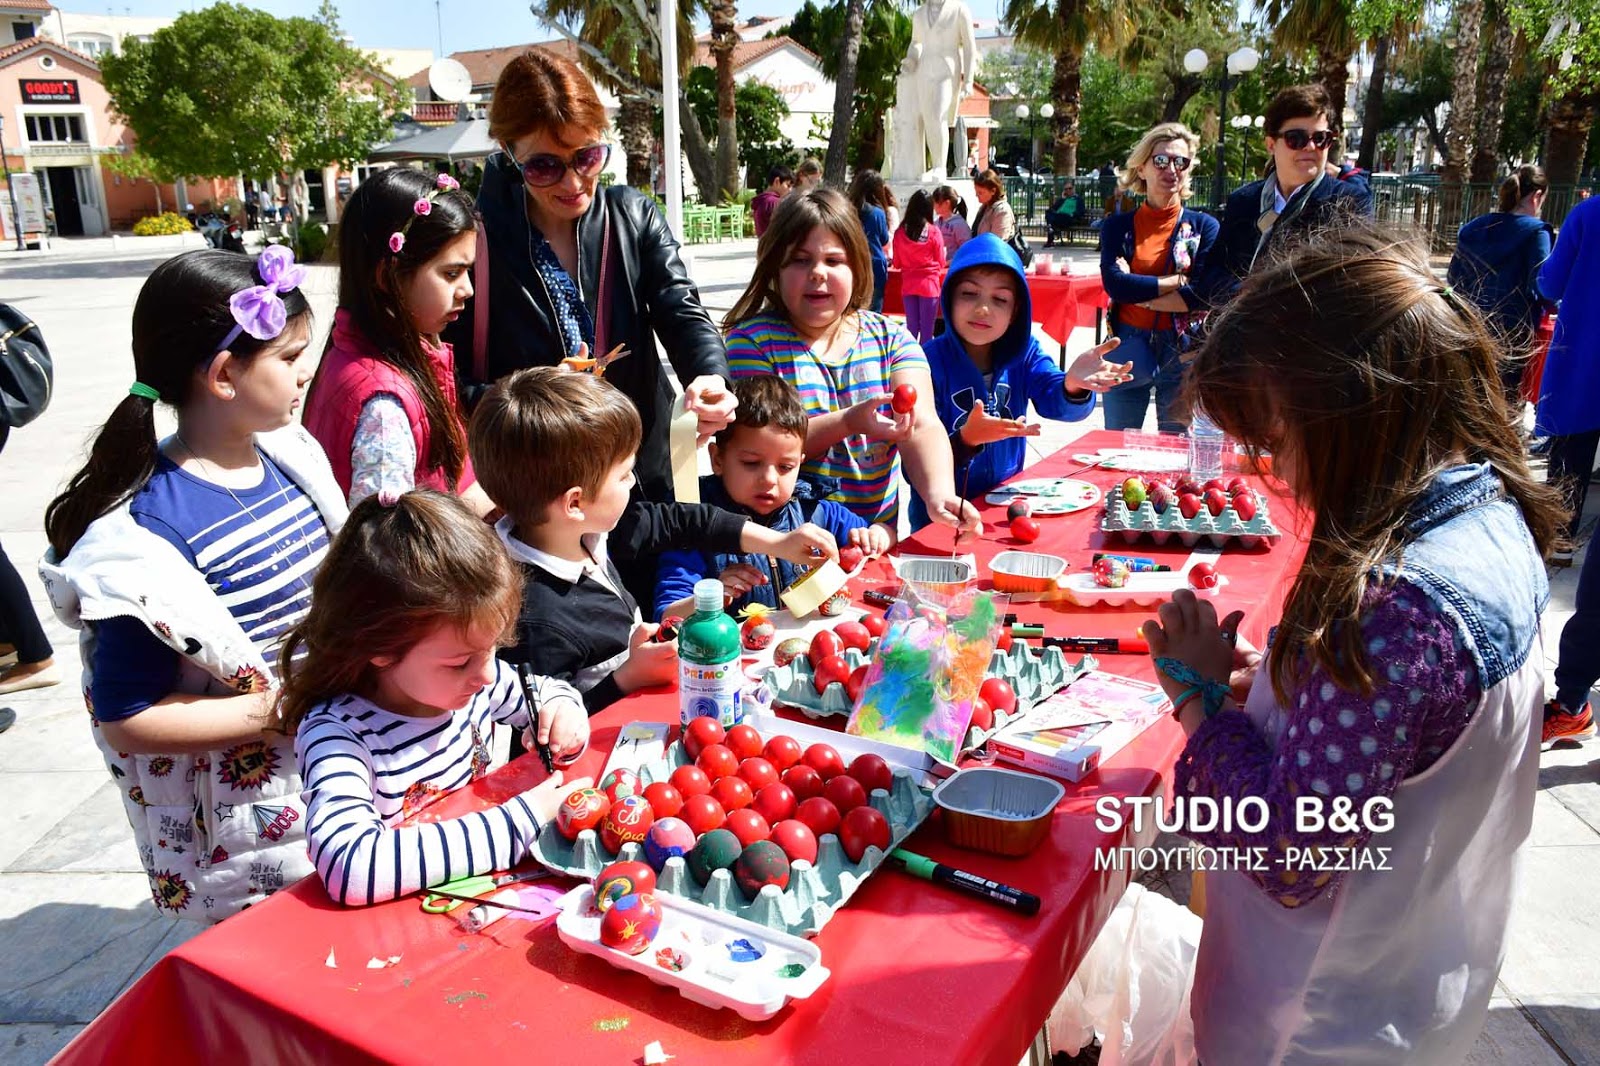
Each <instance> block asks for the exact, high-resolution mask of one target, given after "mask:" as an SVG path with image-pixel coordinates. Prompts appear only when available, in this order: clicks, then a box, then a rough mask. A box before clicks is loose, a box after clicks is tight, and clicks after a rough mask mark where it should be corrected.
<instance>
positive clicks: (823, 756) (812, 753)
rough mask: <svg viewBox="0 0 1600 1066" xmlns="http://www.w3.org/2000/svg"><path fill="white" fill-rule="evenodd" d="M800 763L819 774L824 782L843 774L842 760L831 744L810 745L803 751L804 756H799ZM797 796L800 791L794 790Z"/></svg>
mask: <svg viewBox="0 0 1600 1066" xmlns="http://www.w3.org/2000/svg"><path fill="white" fill-rule="evenodd" d="M800 761H801V762H803V763H805V764H806V765H807V766H809V767H811V768H812V769H813V770H815V771H816V772H817V773H819V774H821V775H822V779H823V780H824V781H826V780H827V779H828V778H830V777H838V776H839V775H840V774H842V773H844V760H843V759H841V758H839V753H838V751H836V750H835V749H834V748H833V746H832V745H831V744H813V745H811V746H810V747H809V748H807V749H806V750H805V754H803V755H801V756H800ZM785 783H786V784H787V782H785ZM789 787H790V788H794V785H792V784H790V785H789ZM799 794H800V790H799V789H795V795H797V796H798V795H799Z"/></svg>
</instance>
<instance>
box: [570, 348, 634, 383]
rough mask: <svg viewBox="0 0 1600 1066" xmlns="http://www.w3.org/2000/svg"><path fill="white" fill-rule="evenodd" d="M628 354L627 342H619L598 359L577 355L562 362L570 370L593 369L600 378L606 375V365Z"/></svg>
mask: <svg viewBox="0 0 1600 1066" xmlns="http://www.w3.org/2000/svg"><path fill="white" fill-rule="evenodd" d="M627 354H628V346H627V345H625V344H619V345H617V346H616V347H615V348H613V349H611V350H610V351H609V352H607V353H606V354H605V355H602V356H601V357H600V358H598V359H592V358H587V357H586V358H582V359H580V358H578V357H577V356H568V357H567V358H565V359H563V360H561V362H562V364H563V365H565V366H566V367H567V368H568V369H569V370H575V371H580V372H581V371H585V370H588V371H593V373H594V376H595V377H597V378H600V377H605V374H606V367H608V366H610V365H611V364H612V363H614V362H616V361H617V360H618V359H621V358H623V357H625V356H626V355H627Z"/></svg>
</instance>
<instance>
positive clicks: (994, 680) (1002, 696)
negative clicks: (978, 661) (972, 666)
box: [978, 677, 1017, 714]
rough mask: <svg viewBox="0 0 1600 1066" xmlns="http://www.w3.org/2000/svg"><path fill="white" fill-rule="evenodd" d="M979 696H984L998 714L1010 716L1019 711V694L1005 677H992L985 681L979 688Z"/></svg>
mask: <svg viewBox="0 0 1600 1066" xmlns="http://www.w3.org/2000/svg"><path fill="white" fill-rule="evenodd" d="M978 695H980V696H982V697H983V698H984V699H985V700H986V701H988V704H989V706H990V707H992V708H994V710H995V713H997V714H1010V713H1011V712H1012V711H1014V710H1016V709H1017V694H1016V692H1015V691H1013V690H1012V688H1011V682H1009V681H1007V680H1006V679H1005V678H1003V677H991V678H987V679H985V680H984V682H983V684H982V685H981V686H980V687H979V688H978Z"/></svg>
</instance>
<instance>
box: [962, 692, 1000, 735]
mask: <svg viewBox="0 0 1600 1066" xmlns="http://www.w3.org/2000/svg"><path fill="white" fill-rule="evenodd" d="M967 724H968V726H969V727H970V728H973V729H981V730H983V731H984V732H985V733H987V732H988V731H989V730H991V729H993V728H994V708H993V707H990V706H989V701H988V700H986V699H984V698H983V697H982V696H974V697H972V719H971V720H970V721H969V722H968V723H967Z"/></svg>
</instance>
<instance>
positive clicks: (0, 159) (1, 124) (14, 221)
mask: <svg viewBox="0 0 1600 1066" xmlns="http://www.w3.org/2000/svg"><path fill="white" fill-rule="evenodd" d="M0 169H3V170H4V171H5V174H6V192H8V193H10V194H11V225H12V227H13V228H15V229H16V231H17V251H19V252H23V251H26V250H27V247H28V246H27V245H26V244H24V243H22V204H21V203H20V202H19V201H18V199H17V190H16V188H15V187H13V186H12V184H11V160H9V159H7V158H6V120H5V117H4V116H0Z"/></svg>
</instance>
